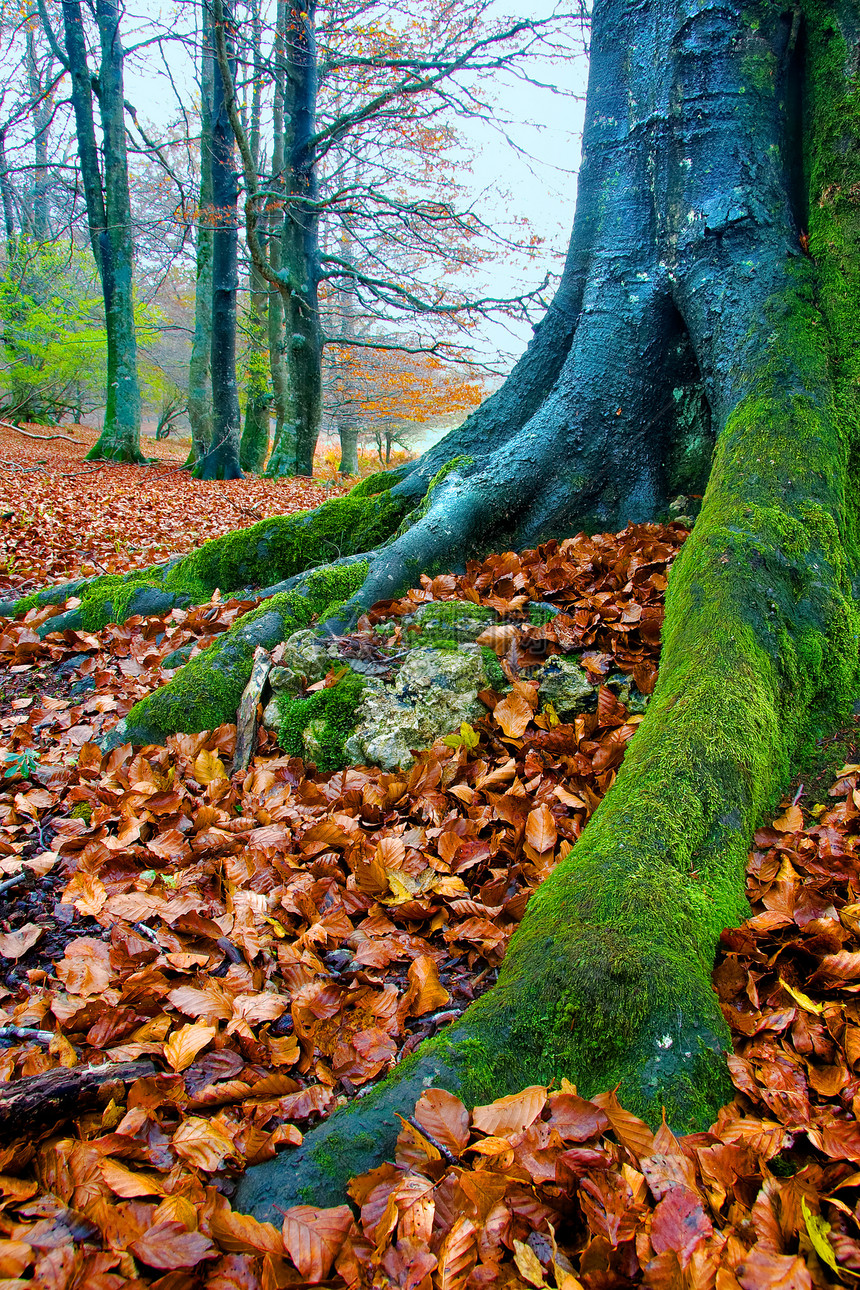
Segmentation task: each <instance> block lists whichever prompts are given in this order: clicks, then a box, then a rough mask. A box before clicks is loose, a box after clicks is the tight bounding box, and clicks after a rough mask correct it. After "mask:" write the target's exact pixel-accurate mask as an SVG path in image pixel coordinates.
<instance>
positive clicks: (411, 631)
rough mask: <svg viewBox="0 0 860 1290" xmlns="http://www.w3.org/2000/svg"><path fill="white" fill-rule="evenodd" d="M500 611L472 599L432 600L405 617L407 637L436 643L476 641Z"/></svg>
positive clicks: (497, 616)
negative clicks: (474, 602) (476, 603)
mask: <svg viewBox="0 0 860 1290" xmlns="http://www.w3.org/2000/svg"><path fill="white" fill-rule="evenodd" d="M498 621H499V615H498V614H497V613H496V611H495V610H494V609H489V608H488V607H487V606H486V605H475V604H473V603H472V602H471V600H430V601H428V602H427V603H426V604H424V605H419V607H418V609H416V611H415V613H414V614H410V615H409V616H408V617H407V618H405V619H404V620H403V623H404V627H405V632H404V638H405V639H406V640H407V641H411V640H413V639H414V640H415V641H416V643H420V644H421V645H428V646H429V645H435V644H437V643H438V642H439V641H456V642H466V641H476V640H477V639H478V637H479V636H480V635H481V634H482V633H483V632H485V631H486V629H487V628H488V627H489V626H490V624H491V623H497V622H498Z"/></svg>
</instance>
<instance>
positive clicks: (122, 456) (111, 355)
mask: <svg viewBox="0 0 860 1290" xmlns="http://www.w3.org/2000/svg"><path fill="white" fill-rule="evenodd" d="M96 20H97V23H98V28H99V37H100V42H101V68H100V73H99V107H100V113H101V124H102V135H103V143H102V147H103V152H104V182H103V181H102V173H101V170H100V167H99V153H98V147H97V145H96V136H95V125H94V122H93V103H92V77H91V74H90V69H89V62H88V58H87V47H86V40H85V37H84V27H83V20H82V16H81V5H80V0H63V25H64V30H65V38H66V55H67V58H68V63H69V71H70V73H71V81H72V106H73V108H74V113H75V127H76V133H77V139H78V157H79V159H80V166H81V178H82V181H83V185H84V194H85V197H86V204H87V222H88V224H89V231H90V243H91V245H92V248H93V255H94V257H95V261H96V266H97V268H98V271H99V277H100V278H101V284H102V295H103V297H104V306H105V327H106V331H107V391H106V405H105V419H104V428H103V430H102V433H101V435H100V436H99V438H98V440H97V441H96V443H95V445H94V447H93V448H91V450H90V452H89V453H88V454H87V456H88V458H90V459H91V460H95V459H99V458H107V459H108V460H112V461H142V460H143V458H142V456H141V453H140V392H139V388H138V383H137V339H136V335H135V327H134V285H133V246H132V237H131V207H130V202H129V195H128V158H127V155H126V147H125V121H124V110H125V109H124V95H123V78H122V63H123V51H122V44H121V42H120V35H119V11H118V8H117V6H116V4H115V3H114V0H98V3H97V5H96Z"/></svg>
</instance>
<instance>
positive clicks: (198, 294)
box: [185, 0, 215, 470]
mask: <svg viewBox="0 0 860 1290" xmlns="http://www.w3.org/2000/svg"><path fill="white" fill-rule="evenodd" d="M200 17H201V23H200V28H201V40H200V196H199V201H198V212H197V229H196V238H195V241H196V250H197V274H196V281H195V288H194V337H193V339H192V342H191V357H190V360H189V363H188V420H189V422H190V423H191V451H190V453H189V455H188V460H187V461H186V463H185V465H186V467H187V468H188V469H189V470H190V469H192V468H193V467H194V466H196V464H197V463H198V462H201V461H203V459H204V457H205V456H206V453H207V451H208V448H209V445H210V443H211V442H212V384H211V379H210V370H209V369H210V359H211V352H212V235H213V209H212V85H213V80H214V76H215V60H214V58H213V54H212V30H211V18H210V14H209V7H208V5H207V3H206V0H202V3H201V5H200Z"/></svg>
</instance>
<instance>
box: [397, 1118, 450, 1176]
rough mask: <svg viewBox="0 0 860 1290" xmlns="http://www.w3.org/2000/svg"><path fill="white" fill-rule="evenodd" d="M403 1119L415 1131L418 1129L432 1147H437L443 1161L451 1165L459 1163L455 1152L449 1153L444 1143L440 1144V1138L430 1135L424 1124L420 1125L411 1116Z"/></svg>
mask: <svg viewBox="0 0 860 1290" xmlns="http://www.w3.org/2000/svg"><path fill="white" fill-rule="evenodd" d="M403 1119H404V1120H405V1121H406V1123H407V1124H411V1125H412V1128H413V1129H417V1130H418V1132H419V1133H420V1134H421V1136H422V1138H426V1139H427V1141H428V1142H429V1143H430V1146H431V1147H435V1148H436V1150H437V1151H438V1152H439V1155H440V1156H441V1157H442V1159H443V1160H445V1161H447V1163H448V1164H449V1165H455V1164H456V1163H457V1157H456V1156H455V1155H454V1153H453V1151H449V1150H448V1148H447V1147H446V1146H445V1144H444V1142H440V1141H439V1140H438V1138H434V1137H433V1134H432V1133H428V1132H427V1130H426V1129H425V1128H424V1125H423V1124H419V1123H418V1121H417V1120H415V1119H413V1117H412V1116H411V1115H404V1116H403Z"/></svg>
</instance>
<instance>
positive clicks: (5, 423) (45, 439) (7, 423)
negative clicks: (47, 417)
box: [0, 421, 78, 444]
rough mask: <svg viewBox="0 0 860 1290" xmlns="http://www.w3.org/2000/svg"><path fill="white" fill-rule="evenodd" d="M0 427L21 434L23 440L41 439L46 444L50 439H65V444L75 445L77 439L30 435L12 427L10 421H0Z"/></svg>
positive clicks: (62, 435)
mask: <svg viewBox="0 0 860 1290" xmlns="http://www.w3.org/2000/svg"><path fill="white" fill-rule="evenodd" d="M0 426H2V427H3V429H4V430H14V431H15V433H16V434H22V435H23V436H24V438H25V439H41V440H42V441H43V442H45V443H47V442H48V440H50V439H65V441H66V443H74V444H77V442H78V441H77V439H73V438H72V436H71V435H68V434H32V433H31V431H29V430H22V429H21V427H20V426H14V425H13V424H12V422H11V421H0Z"/></svg>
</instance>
